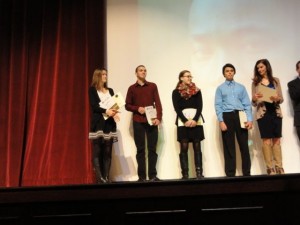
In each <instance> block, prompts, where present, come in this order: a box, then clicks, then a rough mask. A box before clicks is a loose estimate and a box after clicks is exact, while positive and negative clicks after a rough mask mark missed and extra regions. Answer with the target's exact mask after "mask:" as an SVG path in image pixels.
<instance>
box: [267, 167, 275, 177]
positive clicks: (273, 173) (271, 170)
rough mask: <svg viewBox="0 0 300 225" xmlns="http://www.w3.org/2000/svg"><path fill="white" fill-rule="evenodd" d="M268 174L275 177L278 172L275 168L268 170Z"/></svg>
mask: <svg viewBox="0 0 300 225" xmlns="http://www.w3.org/2000/svg"><path fill="white" fill-rule="evenodd" d="M267 174H268V175H275V174H276V172H275V170H274V168H268V169H267Z"/></svg>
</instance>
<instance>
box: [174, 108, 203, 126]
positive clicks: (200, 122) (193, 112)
mask: <svg viewBox="0 0 300 225" xmlns="http://www.w3.org/2000/svg"><path fill="white" fill-rule="evenodd" d="M196 112H197V109H193V108H187V109H184V110H182V113H183V115H184V117H185V118H187V119H188V120H192V119H193V118H194V117H195V115H196ZM203 123H204V122H203V120H202V116H201V115H200V116H199V119H198V121H197V126H199V125H203ZM178 126H179V127H182V126H184V123H183V122H182V120H181V119H180V118H179V117H178Z"/></svg>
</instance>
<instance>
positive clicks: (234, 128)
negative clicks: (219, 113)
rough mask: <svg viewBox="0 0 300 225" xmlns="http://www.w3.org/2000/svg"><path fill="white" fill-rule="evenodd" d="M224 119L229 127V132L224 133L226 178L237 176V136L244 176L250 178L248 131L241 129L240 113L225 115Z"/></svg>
mask: <svg viewBox="0 0 300 225" xmlns="http://www.w3.org/2000/svg"><path fill="white" fill-rule="evenodd" d="M223 119H224V122H225V124H226V126H227V131H222V140H223V149H224V160H225V173H226V176H228V177H232V176H235V171H236V151H235V136H236V138H237V141H238V144H239V147H240V151H241V158H242V171H243V175H244V176H249V175H250V168H251V161H250V154H249V147H248V130H247V129H243V128H241V126H240V119H239V113H238V111H234V112H227V113H226V112H225V113H223Z"/></svg>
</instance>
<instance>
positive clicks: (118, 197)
mask: <svg viewBox="0 0 300 225" xmlns="http://www.w3.org/2000/svg"><path fill="white" fill-rule="evenodd" d="M299 209H300V174H286V175H274V176H265V175H259V176H249V177H232V178H227V177H216V178H204V179H201V180H196V179H189V180H161V181H156V182H135V181H131V182H112V183H108V184H95V185H69V186H45V187H21V188H1V189H0V224H1V225H6V224H43V225H45V224H55V225H57V224H64V225H66V224H118V225H119V224H143V225H145V224H146V225H147V224H164V225H165V224H172V225H174V224H175V225H176V224H184V225H186V224H220V223H226V222H228V223H230V224H256V225H257V224H263V225H267V224H280V225H287V224H295V225H296V224H297V225H299V224H300V222H299V219H298V218H300V217H299V215H300V213H298V210H299Z"/></svg>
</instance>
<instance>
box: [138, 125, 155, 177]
mask: <svg viewBox="0 0 300 225" xmlns="http://www.w3.org/2000/svg"><path fill="white" fill-rule="evenodd" d="M133 132H134V142H135V146H136V148H137V154H136V160H137V164H138V169H137V172H138V176H139V178H141V179H146V177H147V173H146V157H145V156H146V155H145V150H146V144H145V143H146V142H145V138H146V137H147V148H148V177H149V179H152V178H154V177H156V175H157V171H156V162H157V154H156V144H157V140H158V128H157V126H150V125H149V124H148V123H138V122H134V121H133Z"/></svg>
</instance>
